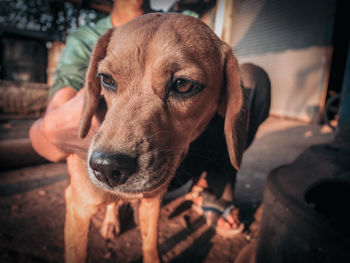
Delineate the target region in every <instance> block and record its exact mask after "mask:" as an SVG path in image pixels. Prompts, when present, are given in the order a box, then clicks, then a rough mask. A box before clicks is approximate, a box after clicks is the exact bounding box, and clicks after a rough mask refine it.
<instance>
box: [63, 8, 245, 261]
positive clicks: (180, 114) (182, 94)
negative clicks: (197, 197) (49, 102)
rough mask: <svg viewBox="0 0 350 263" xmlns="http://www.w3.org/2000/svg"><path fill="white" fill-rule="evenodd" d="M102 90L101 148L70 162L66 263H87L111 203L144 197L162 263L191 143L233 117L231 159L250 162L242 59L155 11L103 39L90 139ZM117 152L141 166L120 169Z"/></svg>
mask: <svg viewBox="0 0 350 263" xmlns="http://www.w3.org/2000/svg"><path fill="white" fill-rule="evenodd" d="M101 74H103V75H104V77H101V76H100V75H101ZM101 78H103V80H104V81H105V83H107V86H106V85H105V84H103V83H102V84H103V85H102V84H101ZM112 79H113V81H112ZM109 84H111V85H109ZM103 86H104V87H103ZM101 89H103V94H104V97H105V100H106V104H107V113H106V115H105V119H104V121H103V123H102V125H101V127H100V129H99V130H98V132H97V133H96V135H95V136H94V139H93V141H92V143H91V146H90V150H89V154H88V160H89V161H88V164H86V162H84V161H82V160H81V159H80V158H79V157H78V156H77V155H71V156H69V158H68V160H67V164H68V169H69V173H70V176H71V183H70V186H69V187H68V188H67V190H66V193H65V197H66V204H67V205H66V206H67V208H66V223H65V243H66V245H65V249H66V251H65V253H66V261H67V262H83V261H85V260H86V257H87V239H88V229H89V223H90V220H91V217H92V215H93V214H94V213H96V211H97V209H98V208H99V207H100V206H102V205H108V204H109V208H108V209H107V211H108V210H110V211H112V212H113V210H114V209H113V206H114V205H113V202H114V201H116V200H120V199H127V200H129V199H141V203H140V206H139V211H138V214H139V223H140V230H141V236H142V242H143V244H142V251H143V261H144V262H152V263H153V262H159V256H158V250H157V225H158V215H159V209H160V201H161V196H162V194H163V193H164V192H165V191H166V189H167V186H168V184H169V182H170V181H171V179H172V178H173V177H174V175H175V173H176V170H177V168H178V167H179V166H180V164H181V162H182V161H183V160H184V158H185V157H186V154H187V152H188V150H189V146H190V143H191V142H193V141H195V140H196V139H197V138H198V137H199V136H200V135H201V133H202V132H203V131H204V130H205V128H206V127H207V126H208V124H209V122H210V120H211V119H212V118H213V116H214V115H215V114H216V113H219V114H220V115H221V116H223V117H224V118H225V126H224V131H225V137H226V144H227V149H228V152H229V157H230V160H231V163H232V165H233V166H234V167H235V168H237V169H238V168H239V166H240V163H241V157H242V152H243V150H244V146H245V145H244V144H245V134H246V110H245V105H244V101H243V94H242V89H241V86H240V75H239V69H238V64H237V61H236V59H235V57H234V56H233V55H232V50H231V48H230V47H229V46H228V45H227V44H225V43H223V42H222V41H221V40H220V39H219V38H218V37H217V36H216V35H215V34H214V33H213V32H212V31H211V29H209V27H207V26H206V25H205V24H204V23H202V22H201V21H199V20H197V19H195V18H192V17H189V16H185V15H180V14H148V15H144V16H142V17H139V18H137V19H135V20H133V21H131V22H129V23H127V24H125V25H123V26H121V27H119V28H115V29H111V30H110V31H109V32H108V33H107V34H106V35H104V36H102V37H101V38H100V39H99V41H98V43H97V45H96V47H95V50H94V52H93V54H92V58H91V62H90V65H89V69H88V72H87V76H86V91H87V92H86V105H85V108H84V113H83V117H82V123H81V130H80V136H81V137H82V138H83V137H85V136H86V135H87V133H88V131H89V127H90V125H91V119H92V117H93V115H94V113H95V112H96V110H97V107H98V102H99V99H100V94H101ZM96 156H97V157H96ZM101 156H102V157H101ZM106 156H107V157H106ZM111 156H112V157H111ZM113 156H119V157H120V156H122V157H123V158H128V161H131V163H132V165H128V167H127V169H126V168H125V167H124V166H123V164H122V163H121V164H120V163H117V164H115V163H114V159H113V158H114V157H113ZM119 157H118V158H119ZM119 159H120V158H119ZM96 160H97V161H96ZM94 161H96V162H97V163H98V165H97V168H96V162H95V165H94V166H93V168H92V162H94ZM119 161H120V160H119ZM115 162H117V161H115ZM101 167H102V168H101ZM113 167H114V168H113ZM115 167H117V168H115ZM118 167H119V168H118ZM120 167H121V168H120ZM96 169H97V170H96ZM111 169H112V170H111ZM118 169H120V170H118ZM125 169H126V170H127V172H124V171H125ZM111 171H112V172H111ZM116 176H117V177H118V176H119V177H120V178H122V179H120V178H116ZM101 178H102V179H101ZM114 180H116V181H114ZM111 206H112V207H111ZM108 213H109V214H111V212H108ZM112 214H113V213H112ZM107 217H108V218H111V219H106V220H105V221H106V222H107V224H108V222H112V223H111V224H112V225H113V222H114V221H115V220H114V218H113V216H107ZM102 231H105V230H102ZM105 232H106V231H105Z"/></svg>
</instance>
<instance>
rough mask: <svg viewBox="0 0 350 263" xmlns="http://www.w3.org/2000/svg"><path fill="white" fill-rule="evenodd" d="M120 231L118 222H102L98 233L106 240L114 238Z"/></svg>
mask: <svg viewBox="0 0 350 263" xmlns="http://www.w3.org/2000/svg"><path fill="white" fill-rule="evenodd" d="M119 233H120V224H119V222H117V221H116V222H103V224H102V227H101V229H100V234H101V235H102V237H103V238H104V239H106V240H111V239H114V238H115V237H116V236H117V235H118V234H119Z"/></svg>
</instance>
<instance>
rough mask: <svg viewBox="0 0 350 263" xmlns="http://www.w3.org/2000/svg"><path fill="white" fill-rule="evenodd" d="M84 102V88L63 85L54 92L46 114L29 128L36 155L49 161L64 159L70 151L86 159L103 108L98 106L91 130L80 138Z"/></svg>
mask: <svg viewBox="0 0 350 263" xmlns="http://www.w3.org/2000/svg"><path fill="white" fill-rule="evenodd" d="M83 103H84V89H82V90H80V91H79V92H77V91H75V90H73V89H72V88H70V87H65V88H63V89H60V90H59V91H57V92H56V93H55V95H54V96H53V97H52V99H51V100H50V102H49V105H48V107H47V111H46V113H45V115H44V116H43V117H42V118H40V119H38V120H37V121H35V122H34V124H33V125H32V127H31V129H30V131H29V136H30V140H31V142H32V146H33V148H34V150H35V151H36V152H37V153H38V154H40V155H41V156H43V157H44V158H46V159H47V160H49V161H52V162H59V161H63V160H65V159H66V158H67V156H68V155H69V154H71V153H77V154H78V155H79V156H80V157H82V158H84V159H86V157H87V152H88V148H89V144H90V141H91V138H92V136H93V134H94V133H95V132H96V131H97V129H98V128H99V126H100V123H101V120H102V119H103V117H104V109H103V107H102V108H101V107H100V108H101V109H100V111H99V113H100V114H99V115H98V116H100V118H97V117H94V118H93V120H92V127H91V130H90V132H89V134H88V136H87V137H86V138H85V139H83V140H82V139H80V138H79V137H78V131H79V124H80V119H81V115H82V110H83Z"/></svg>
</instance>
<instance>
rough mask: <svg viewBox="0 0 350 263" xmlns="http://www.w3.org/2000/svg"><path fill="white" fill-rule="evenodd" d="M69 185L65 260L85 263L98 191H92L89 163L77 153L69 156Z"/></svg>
mask: <svg viewBox="0 0 350 263" xmlns="http://www.w3.org/2000/svg"><path fill="white" fill-rule="evenodd" d="M67 168H68V172H69V175H70V185H69V186H68V187H67V189H66V191H65V199H66V221H65V225H64V241H65V261H66V263H83V262H86V260H87V245H88V233H89V226H90V221H91V217H92V216H93V215H94V214H95V213H96V212H97V210H98V207H99V204H100V203H102V201H100V200H99V198H98V197H99V195H98V192H97V191H92V186H91V184H90V183H89V180H88V177H87V176H88V175H87V169H86V162H85V161H83V160H81V159H80V158H79V157H78V156H77V155H70V156H69V157H68V158H67Z"/></svg>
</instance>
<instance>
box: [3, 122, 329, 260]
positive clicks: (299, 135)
mask: <svg viewBox="0 0 350 263" xmlns="http://www.w3.org/2000/svg"><path fill="white" fill-rule="evenodd" d="M332 136H333V135H332V133H331V132H330V130H329V129H327V128H326V127H322V126H319V125H307V124H303V123H299V122H296V121H287V120H280V119H276V118H269V119H268V120H267V121H266V122H265V123H264V124H263V125H262V126H261V128H260V130H259V132H258V135H257V138H256V140H255V142H254V143H253V145H252V146H251V147H250V148H249V149H248V151H247V152H246V153H245V156H244V163H243V167H242V169H241V171H240V172H239V175H238V181H237V190H236V204H237V206H238V207H239V208H240V209H241V214H242V219H243V222H244V223H245V224H246V231H245V232H244V233H242V234H240V235H238V236H236V237H234V238H230V239H225V238H222V237H220V236H218V235H216V234H215V231H214V230H213V229H211V228H210V227H208V226H207V225H206V223H205V220H204V219H203V218H202V217H201V216H199V215H197V214H196V213H195V212H194V211H192V210H191V208H190V206H191V203H189V202H188V201H185V200H184V199H183V198H182V197H180V198H178V199H176V200H174V201H172V202H170V203H168V204H167V205H165V206H163V208H162V209H161V216H160V225H159V227H160V238H159V244H160V245H159V247H160V254H161V257H162V260H163V262H234V260H235V258H236V257H237V255H238V253H239V252H240V250H241V249H242V248H243V247H244V246H245V245H247V244H248V243H249V240H250V238H251V235H250V233H249V228H248V226H249V225H250V223H252V222H253V221H254V218H253V214H254V212H255V210H256V208H257V207H258V206H259V204H260V203H261V202H262V196H263V189H264V184H265V179H266V176H267V174H268V173H269V171H271V169H273V168H275V167H277V166H279V165H281V164H285V163H289V162H291V161H292V160H293V159H294V158H295V157H296V156H297V155H298V154H299V153H300V152H301V151H302V150H303V149H305V148H306V147H308V146H309V145H311V144H315V143H322V142H327V141H330V140H331V139H332ZM67 185H68V175H67V171H66V167H65V164H51V163H44V164H41V165H36V166H32V167H25V168H21V169H12V170H6V171H2V172H0V262H63V225H64V207H65V203H64V198H63V192H64V189H65V187H66V186H67ZM103 215H104V211H100V212H99V213H98V214H97V215H96V216H95V217H94V219H93V222H92V224H91V231H90V236H89V249H88V254H89V262H141V260H142V259H141V238H140V234H139V230H138V226H137V225H136V224H135V223H134V220H133V210H132V208H131V207H130V206H129V205H124V206H123V207H121V211H120V216H121V223H122V225H121V228H122V229H121V234H120V235H119V236H117V237H116V238H115V239H113V240H110V241H105V240H104V239H103V238H102V237H101V235H100V233H99V228H100V226H101V223H102V219H103ZM255 226H256V224H255Z"/></svg>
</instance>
